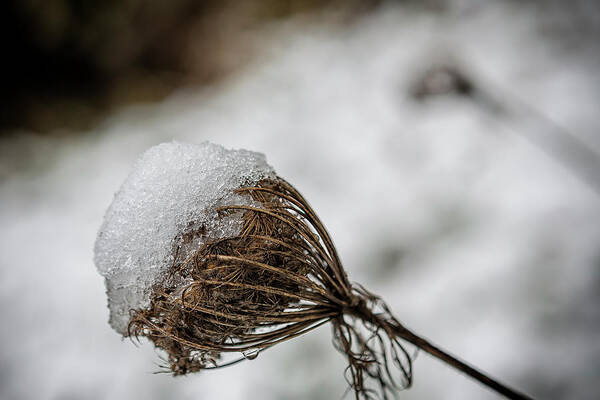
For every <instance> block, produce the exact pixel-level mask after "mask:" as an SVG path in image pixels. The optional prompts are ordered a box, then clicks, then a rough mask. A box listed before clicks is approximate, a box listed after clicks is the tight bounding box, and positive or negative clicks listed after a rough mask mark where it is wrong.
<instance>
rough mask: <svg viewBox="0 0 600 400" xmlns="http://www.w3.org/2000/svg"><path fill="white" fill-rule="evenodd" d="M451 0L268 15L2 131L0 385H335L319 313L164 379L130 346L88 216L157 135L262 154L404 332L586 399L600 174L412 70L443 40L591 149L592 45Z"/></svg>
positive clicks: (241, 394)
mask: <svg viewBox="0 0 600 400" xmlns="http://www.w3.org/2000/svg"><path fill="white" fill-rule="evenodd" d="M457 3H459V4H463V5H462V6H457V7H456V9H455V10H454V11H453V12H451V13H448V14H444V15H443V16H439V15H434V14H429V13H428V14H425V13H422V12H419V11H414V10H413V11H411V10H410V9H407V8H401V7H399V6H398V7H392V6H388V7H385V8H383V9H380V10H378V11H376V12H375V13H373V14H372V15H369V16H366V17H364V18H362V19H360V20H359V21H356V22H354V23H352V24H350V25H349V26H345V27H342V28H340V27H337V28H332V27H325V26H323V25H320V24H319V23H317V22H306V21H304V22H292V23H287V24H286V25H283V26H275V27H272V28H269V29H270V31H269V32H265V37H266V38H267V39H265V40H266V41H265V45H264V49H263V55H262V56H261V57H259V58H258V60H257V61H256V62H255V63H254V64H252V65H251V66H250V67H248V68H247V69H246V70H244V71H243V72H240V73H239V74H238V75H236V76H235V77H233V78H231V79H230V80H228V81H227V82H225V83H223V84H221V85H219V86H217V87H213V88H210V89H204V90H194V89H189V90H187V91H182V92H180V93H178V94H176V95H175V96H173V97H172V98H170V99H169V100H168V101H165V102H164V103H162V104H158V105H149V106H140V107H137V108H132V109H128V110H124V111H123V112H122V113H120V114H119V115H114V116H113V117H111V118H109V119H108V120H107V121H106V122H105V123H104V124H103V126H101V127H100V128H98V129H97V130H95V131H93V132H87V133H85V134H82V135H80V136H76V137H71V136H69V137H64V138H61V137H38V136H36V135H32V134H27V133H21V134H20V135H18V136H15V137H14V138H9V139H3V141H2V143H0V146H1V147H2V150H0V152H1V155H2V159H1V161H0V162H1V164H0V168H1V169H0V174H1V175H0V199H1V200H0V201H1V206H0V221H1V222H2V223H1V224H0V315H1V317H2V323H1V324H0V398H2V399H80V398H86V399H87V398H89V399H109V398H110V399H128V398H134V397H135V398H148V399H163V398H164V399H167V398H175V399H241V398H263V399H282V398H283V399H304V398H313V399H331V398H339V397H340V396H341V395H342V393H343V392H344V389H345V382H344V379H343V377H342V372H343V368H344V360H343V358H342V357H341V356H340V355H339V354H337V352H336V351H335V350H334V349H333V347H332V346H331V343H330V332H329V330H328V329H327V328H326V327H324V328H321V329H319V330H318V331H316V332H313V333H311V334H310V335H307V336H305V337H302V338H299V339H297V340H294V341H292V342H289V343H286V344H283V345H281V346H277V347H275V348H274V349H272V350H270V351H268V352H266V353H264V354H263V355H261V356H260V357H259V358H258V359H256V360H253V361H248V362H245V363H242V364H241V365H238V366H235V367H232V368H228V369H225V370H222V371H213V372H210V373H202V374H196V375H193V376H187V377H183V378H177V379H174V378H172V377H170V376H167V375H155V374H152V372H154V371H156V370H157V367H156V365H155V362H156V361H157V360H158V356H157V354H156V353H155V352H154V350H153V349H152V348H151V346H150V345H147V344H145V345H143V346H141V347H140V348H138V347H135V346H134V345H132V344H131V343H129V342H128V341H122V340H121V339H120V337H119V336H118V335H117V334H116V333H115V332H114V331H112V330H111V329H110V327H109V325H108V323H107V319H108V309H107V308H106V297H105V294H104V282H103V279H102V278H101V277H100V275H98V274H97V272H96V270H95V267H94V265H93V263H92V249H93V243H94V240H95V236H96V233H97V230H98V228H99V226H100V223H101V220H102V216H103V213H104V211H105V209H106V207H107V206H108V204H109V203H110V201H111V198H112V196H113V193H114V192H115V191H116V190H117V188H118V187H119V185H120V183H121V182H122V181H123V179H124V178H125V177H126V176H127V174H128V172H129V170H130V168H131V165H132V163H133V162H134V161H135V159H136V157H137V156H138V155H139V154H140V153H141V152H142V151H144V150H145V149H146V148H148V147H149V146H151V145H154V144H156V143H159V142H163V141H169V140H172V139H177V140H181V141H188V142H196V143H197V142H201V141H203V140H211V141H214V142H218V143H221V144H223V145H225V146H227V147H235V148H248V149H251V150H256V151H261V152H264V153H265V154H266V155H267V157H268V160H269V162H270V163H271V164H272V165H273V166H274V167H275V168H276V169H277V171H278V172H279V174H280V175H281V176H283V177H285V178H286V179H288V180H289V181H291V182H293V183H294V184H295V185H296V187H297V188H298V189H299V190H300V191H301V192H302V193H303V194H305V196H306V197H307V198H308V199H309V201H310V202H311V203H312V205H313V206H314V208H315V209H316V211H317V212H318V214H319V215H320V216H321V219H322V220H323V221H324V223H325V224H326V226H327V227H328V229H329V231H330V233H331V235H332V237H333V239H334V241H335V243H336V245H337V247H338V251H339V253H340V255H341V257H342V261H343V262H344V264H345V267H346V269H347V270H348V272H349V275H350V277H351V279H352V280H356V281H359V282H361V283H363V284H365V286H367V287H368V288H370V289H371V290H372V291H374V292H376V293H379V294H380V295H382V297H384V298H385V299H386V300H387V302H388V303H389V305H390V306H391V308H392V309H393V310H395V313H396V315H397V316H398V318H399V319H400V320H401V321H403V322H404V323H405V324H406V325H407V326H409V327H411V328H413V329H414V330H415V331H416V332H420V333H422V334H423V335H425V336H427V337H428V338H430V339H431V340H432V341H434V342H436V343H439V344H440V345H442V347H445V348H447V349H448V350H450V351H452V352H453V353H455V354H458V355H460V356H461V357H463V358H464V359H466V360H468V361H470V362H471V363H473V364H475V365H477V366H479V367H481V368H482V369H484V370H486V371H488V372H490V373H491V374H492V375H494V376H496V377H498V378H500V379H501V380H503V381H506V382H510V383H511V384H513V385H514V386H516V387H518V388H520V389H522V390H524V391H526V392H528V393H530V394H531V395H534V396H536V397H539V398H548V399H568V398H569V399H574V398H577V399H592V398H597V397H598V396H599V395H600V388H599V387H598V382H599V380H600V342H599V341H598V335H599V333H600V329H599V327H600V311H599V310H598V304H599V301H600V272H599V271H600V270H599V268H600V223H599V221H600V194H599V193H598V191H595V190H594V189H593V188H592V187H591V186H589V185H587V184H585V183H583V182H582V181H581V180H580V179H579V178H578V177H577V176H576V174H575V173H573V171H572V170H569V169H568V168H565V167H564V166H563V165H562V164H561V163H560V162H558V161H557V158H556V156H549V155H548V153H546V152H544V151H542V150H541V149H540V147H539V146H538V145H536V144H535V143H534V142H532V141H530V140H528V139H526V136H527V132H526V130H527V129H532V126H531V121H526V122H524V121H522V119H520V118H516V117H515V118H513V117H511V114H508V115H504V116H501V117H498V114H494V113H493V112H492V111H491V110H489V109H487V108H485V107H484V106H481V105H479V104H478V103H476V102H474V101H472V99H470V98H469V97H465V96H462V97H461V96H452V95H448V96H442V97H439V98H436V99H431V100H428V101H425V102H416V101H415V100H414V99H412V98H411V96H410V90H411V88H412V87H413V85H414V80H415V79H416V77H418V75H419V72H420V71H421V70H423V69H425V68H428V67H429V66H430V65H431V63H432V60H433V61H434V62H435V61H436V60H437V59H442V60H447V59H451V60H453V62H456V63H457V64H459V65H464V66H466V67H467V68H468V69H469V71H471V72H473V73H474V74H475V76H476V77H478V78H479V79H480V81H478V82H483V83H482V85H487V84H488V83H489V85H490V86H489V87H491V88H502V90H503V94H502V96H501V98H502V99H508V101H509V102H510V99H511V97H510V96H512V95H514V96H516V97H515V98H517V97H518V98H519V99H520V100H519V101H523V102H525V103H527V104H529V105H531V106H534V107H535V108H536V109H537V110H539V111H541V112H542V113H543V114H544V115H547V116H549V117H550V118H551V119H552V120H553V121H555V122H556V123H558V124H560V125H562V126H566V127H569V129H570V131H571V132H572V133H573V134H576V135H578V136H579V137H580V139H582V140H583V141H585V142H586V143H587V144H588V145H589V146H590V147H591V148H595V149H600V138H599V137H598V136H597V129H598V122H597V121H598V119H597V112H598V109H599V106H600V90H599V89H600V83H599V81H598V77H597V71H598V67H599V66H600V62H598V59H597V58H596V57H595V54H594V53H593V51H592V50H590V49H589V48H588V47H586V44H585V43H580V46H578V47H576V48H568V49H565V48H563V47H561V46H557V45H556V43H555V42H554V41H552V40H548V39H545V36H541V34H540V28H539V24H538V22H539V21H538V19H537V17H536V15H537V14H536V13H535V12H534V11H533V9H528V8H523V7H519V8H517V6H516V5H512V6H506V5H501V4H500V3H496V4H495V5H492V6H486V7H477V6H469V4H470V3H471V2H457ZM475 3H477V2H475ZM465 4H466V5H465ZM511 4H512V3H511ZM274 38H276V39H274ZM486 87H487V86H486ZM489 90H490V91H491V92H493V93H495V94H497V91H495V90H494V89H489ZM414 374H415V382H414V387H413V388H412V389H410V390H409V391H406V392H404V393H403V394H402V398H403V399H418V398H423V399H433V398H444V399H485V398H490V399H492V398H496V397H495V395H494V394H492V393H490V392H488V391H487V390H485V389H483V388H482V387H481V386H479V385H478V384H476V383H474V382H472V381H470V380H468V379H466V378H464V377H462V376H461V375H459V374H458V373H456V372H454V371H453V370H451V369H449V368H447V367H446V366H445V365H443V364H441V363H440V362H438V361H436V360H433V359H431V358H430V357H429V356H427V355H425V354H419V356H418V359H417V361H416V363H415V370H414Z"/></svg>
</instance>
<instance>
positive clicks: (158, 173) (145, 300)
mask: <svg viewBox="0 0 600 400" xmlns="http://www.w3.org/2000/svg"><path fill="white" fill-rule="evenodd" d="M273 177H275V171H274V170H273V168H272V167H271V166H269V165H268V164H267V162H266V158H265V156H264V155H263V154H261V153H255V152H251V151H247V150H227V149H225V148H224V147H222V146H219V145H216V144H212V143H208V142H204V143H201V144H185V143H179V142H171V143H163V144H159V145H157V146H154V147H152V148H150V149H149V150H147V151H146V152H145V153H144V154H143V155H142V156H141V157H140V159H139V160H138V161H137V162H136V164H135V166H134V169H133V171H132V172H131V173H130V175H129V176H128V177H127V179H126V180H125V182H124V183H123V185H122V186H121V188H120V189H119V191H118V192H117V193H116V195H115V197H114V199H113V202H112V204H111V205H110V207H109V208H108V210H107V212H106V215H105V216H104V222H103V224H102V226H101V228H100V231H99V232H98V237H97V239H96V244H95V248H94V262H95V264H96V267H97V268H98V271H99V272H100V274H101V275H102V276H104V277H105V279H106V290H107V295H108V307H109V309H110V321H109V322H110V325H111V326H112V327H113V328H114V329H115V330H116V331H117V332H119V333H121V334H123V335H126V334H127V326H128V324H129V311H130V310H135V309H140V308H147V307H148V306H149V305H150V295H151V292H152V286H153V285H155V284H157V283H160V282H161V280H162V279H163V278H164V277H165V274H166V272H167V271H168V269H169V268H170V267H171V265H172V264H173V261H174V256H175V249H176V248H177V247H178V246H179V245H180V243H179V241H180V240H181V235H182V233H183V232H186V231H190V230H193V229H197V228H199V227H203V228H204V229H205V230H206V235H207V237H208V238H210V239H218V238H222V237H227V236H232V235H237V234H239V232H240V230H241V228H242V218H241V213H234V214H231V215H227V216H225V217H222V216H218V215H217V212H216V208H217V207H219V206H224V205H232V204H238V205H252V200H251V199H250V198H249V196H242V195H238V194H236V193H234V190H235V189H238V188H240V187H242V186H253V185H255V184H256V183H258V182H259V181H260V180H262V179H265V178H273ZM195 240H196V243H193V246H192V247H193V248H195V249H198V248H199V247H200V246H201V245H202V244H203V243H202V242H201V240H202V239H199V238H197V239H195ZM188 247H189V246H188ZM181 256H182V254H179V255H178V257H181ZM183 256H184V257H185V256H187V255H186V254H183Z"/></svg>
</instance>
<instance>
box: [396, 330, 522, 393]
mask: <svg viewBox="0 0 600 400" xmlns="http://www.w3.org/2000/svg"><path fill="white" fill-rule="evenodd" d="M391 328H392V330H393V332H394V333H395V334H396V335H397V336H398V337H399V338H402V339H404V340H406V341H407V342H410V343H412V344H414V345H415V346H417V347H418V348H420V349H421V350H423V351H426V352H427V353H429V354H431V355H432V356H434V357H436V358H437V359H439V360H442V361H444V362H445V363H446V364H448V365H450V366H451V367H454V368H456V369H457V370H459V371H461V372H462V373H464V374H466V375H468V376H470V377H471V378H473V379H475V380H477V381H479V382H480V383H482V384H483V385H485V386H487V387H488V388H490V389H492V390H495V391H496V392H498V393H500V394H502V395H504V396H505V397H506V398H508V399H514V400H532V399H533V398H532V397H529V396H527V395H525V394H523V393H520V392H518V391H516V390H515V389H512V388H510V387H508V386H506V385H504V384H503V383H500V382H499V381H497V380H496V379H494V378H492V377H490V376H489V375H487V374H485V373H483V372H482V371H480V370H478V369H476V368H474V367H472V366H470V365H469V364H467V363H465V362H464V361H461V360H459V359H458V358H456V357H454V356H452V355H450V354H449V353H447V352H446V351H444V350H442V349H440V348H439V347H437V346H436V345H434V344H432V343H430V342H429V341H427V340H425V339H423V338H422V337H420V336H418V335H416V334H414V333H413V332H411V331H409V330H408V329H406V328H405V327H404V326H402V325H392V326H391Z"/></svg>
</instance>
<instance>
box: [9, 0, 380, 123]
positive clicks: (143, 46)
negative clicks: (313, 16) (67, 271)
mask: <svg viewBox="0 0 600 400" xmlns="http://www.w3.org/2000/svg"><path fill="white" fill-rule="evenodd" d="M377 3H378V1H377V0H352V1H339V0H287V1H277V0H250V1H233V0H228V1H215V0H202V1H194V0H175V1H169V2H151V1H143V0H125V1H86V2H81V1H76V0H48V1H35V0H27V1H8V2H6V3H4V5H3V7H2V8H3V9H4V10H3V11H2V15H3V19H4V22H3V23H2V28H1V29H2V33H1V36H2V41H3V42H4V43H3V44H2V48H3V49H4V54H5V58H4V60H5V62H4V65H5V68H6V69H5V72H4V73H3V77H2V80H3V82H2V88H3V89H2V95H1V99H0V102H1V108H2V113H1V115H0V131H2V132H5V131H6V130H8V129H15V128H24V129H30V130H34V131H38V132H46V131H51V130H54V129H61V128H67V129H85V128H89V127H90V125H91V124H93V123H94V121H96V120H97V119H98V118H99V117H100V116H101V115H103V114H104V113H105V112H107V111H109V110H113V109H115V108H117V107H118V106H120V105H123V104H130V103H135V102H147V101H154V100H158V99H161V98H163V97H164V96H165V95H167V94H169V93H170V92H171V91H172V90H173V89H174V88H176V87H180V86H182V85H190V84H194V85H202V84H207V83H211V82H213V81H215V80H218V79H219V78H221V77H223V76H225V75H227V74H228V73H230V72H231V71H233V70H235V69H236V68H237V67H239V66H240V65H242V64H243V63H244V62H245V61H246V60H247V59H248V58H249V57H250V55H251V47H252V34H253V30H254V29H255V28H256V27H257V26H259V25H262V24H265V23H267V22H269V21H273V20H277V19H281V18H285V17H290V16H294V15H300V14H305V13H310V12H315V11H318V10H328V11H333V12H339V13H340V15H342V16H343V17H344V18H346V17H351V16H353V15H358V14H360V13H362V12H364V11H366V10H368V9H369V8H371V7H374V6H375V5H376V4H377Z"/></svg>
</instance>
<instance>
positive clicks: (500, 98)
mask: <svg viewBox="0 0 600 400" xmlns="http://www.w3.org/2000/svg"><path fill="white" fill-rule="evenodd" d="M476 81H477V82H476ZM494 86H497V85H492V84H490V83H489V82H485V83H484V82H483V80H482V79H481V78H479V79H476V78H474V77H473V74H469V73H467V72H465V70H463V69H462V68H460V67H458V66H456V65H451V64H440V65H437V66H434V67H432V68H431V69H429V70H428V71H427V72H426V73H425V74H424V75H423V76H421V77H420V78H419V80H418V81H417V82H416V84H415V86H414V88H413V91H412V95H413V97H414V98H415V99H417V100H419V101H422V100H424V99H426V98H427V97H430V96H436V95H442V94H454V95H459V96H465V97H467V98H470V99H471V100H473V102H474V104H476V105H477V106H478V108H480V109H481V110H482V111H483V112H485V113H486V114H487V115H489V116H491V117H492V118H494V121H495V122H496V123H497V124H500V125H503V126H504V127H506V128H509V129H510V130H512V131H514V132H515V133H517V134H519V135H521V136H523V137H525V138H526V139H528V140H529V141H530V142H531V143H533V144H534V145H536V146H537V147H539V148H540V149H541V150H543V151H544V152H546V153H547V154H548V155H549V156H551V157H552V158H554V159H555V160H556V161H558V162H559V163H561V164H562V165H563V166H564V167H566V168H567V169H568V170H570V171H571V172H572V173H573V174H574V175H575V176H577V177H578V178H579V179H580V180H581V181H583V182H584V183H586V184H587V185H589V186H590V188H592V189H593V190H594V191H596V192H597V193H598V194H600V155H599V154H598V153H596V152H595V151H594V150H592V149H591V148H590V147H589V146H588V145H587V144H586V143H585V142H583V141H582V140H581V139H579V138H578V137H577V136H575V135H573V134H572V133H571V132H569V131H568V130H567V129H566V128H563V127H562V126H560V125H559V124H557V123H556V122H554V121H553V120H552V119H551V118H549V117H547V116H546V115H544V114H543V113H542V112H540V111H539V110H536V109H535V108H534V107H533V106H531V105H529V104H527V103H526V102H525V101H523V100H521V99H519V98H518V97H517V96H516V95H515V94H509V93H508V92H507V91H504V90H500V89H498V87H494ZM523 127H525V128H523Z"/></svg>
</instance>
